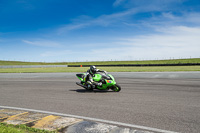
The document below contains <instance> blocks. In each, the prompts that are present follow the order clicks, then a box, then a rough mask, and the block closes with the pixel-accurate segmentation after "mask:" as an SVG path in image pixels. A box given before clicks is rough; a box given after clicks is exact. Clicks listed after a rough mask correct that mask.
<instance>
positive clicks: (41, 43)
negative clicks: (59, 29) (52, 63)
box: [22, 40, 62, 47]
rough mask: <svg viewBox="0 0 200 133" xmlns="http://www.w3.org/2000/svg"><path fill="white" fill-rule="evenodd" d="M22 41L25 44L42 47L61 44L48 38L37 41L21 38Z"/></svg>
mask: <svg viewBox="0 0 200 133" xmlns="http://www.w3.org/2000/svg"><path fill="white" fill-rule="evenodd" d="M22 42H24V43H26V44H31V45H35V46H42V47H61V46H62V45H61V44H60V43H57V42H53V41H49V40H39V41H28V40H22Z"/></svg>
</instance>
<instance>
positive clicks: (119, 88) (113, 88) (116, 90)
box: [112, 84, 121, 92]
mask: <svg viewBox="0 0 200 133" xmlns="http://www.w3.org/2000/svg"><path fill="white" fill-rule="evenodd" d="M112 90H113V91H114V92H119V91H120V90H121V87H120V86H119V85H118V84H115V85H114V86H113V87H112Z"/></svg>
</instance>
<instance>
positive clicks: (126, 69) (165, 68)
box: [0, 66, 200, 73]
mask: <svg viewBox="0 0 200 133" xmlns="http://www.w3.org/2000/svg"><path fill="white" fill-rule="evenodd" d="M98 68H99V69H102V70H105V71H108V72H176V71H200V66H159V67H154V66H151V67H98ZM87 69H88V67H57V68H0V73H55V72H86V71H87Z"/></svg>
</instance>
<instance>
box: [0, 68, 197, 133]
mask: <svg viewBox="0 0 200 133" xmlns="http://www.w3.org/2000/svg"><path fill="white" fill-rule="evenodd" d="M112 74H113V75H114V77H115V78H116V81H117V83H118V84H119V85H120V86H121V87H122V90H121V92H119V93H116V92H112V91H109V92H101V91H94V92H88V91H85V90H84V89H82V88H81V87H79V86H77V85H76V84H75V82H76V81H78V79H77V78H76V77H75V73H46V74H45V73H39V74H34V73H33V74H28V73H27V74H3V73H2V74H0V105H1V106H11V107H20V108H28V109H37V110H45V111H51V112H57V113H64V114H72V115H79V116H85V117H92V118H98V119H104V120H110V121H117V122H123V123H128V124H134V125H141V126H146V127H153V128H158V129H163V130H169V131H175V132H183V133H184V132H185V133H198V132H200V126H199V125H200V72H189V73H187V72H185V73H184V72H183V73H178V72H177V73H112Z"/></svg>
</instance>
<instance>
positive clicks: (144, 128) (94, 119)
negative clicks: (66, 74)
mask: <svg viewBox="0 0 200 133" xmlns="http://www.w3.org/2000/svg"><path fill="white" fill-rule="evenodd" d="M0 108H3V109H16V110H23V111H30V112H38V113H45V114H53V115H58V116H66V117H73V118H80V119H84V120H90V121H97V122H103V123H108V124H113V125H119V126H125V127H131V128H137V129H142V130H148V131H153V132H159V133H177V132H174V131H168V130H162V129H157V128H151V127H145V126H139V125H133V124H127V123H121V122H115V121H109V120H102V119H97V118H90V117H84V116H78V115H70V114H63V113H55V112H49V111H42V110H35V109H26V108H18V107H9V106H0Z"/></svg>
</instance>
